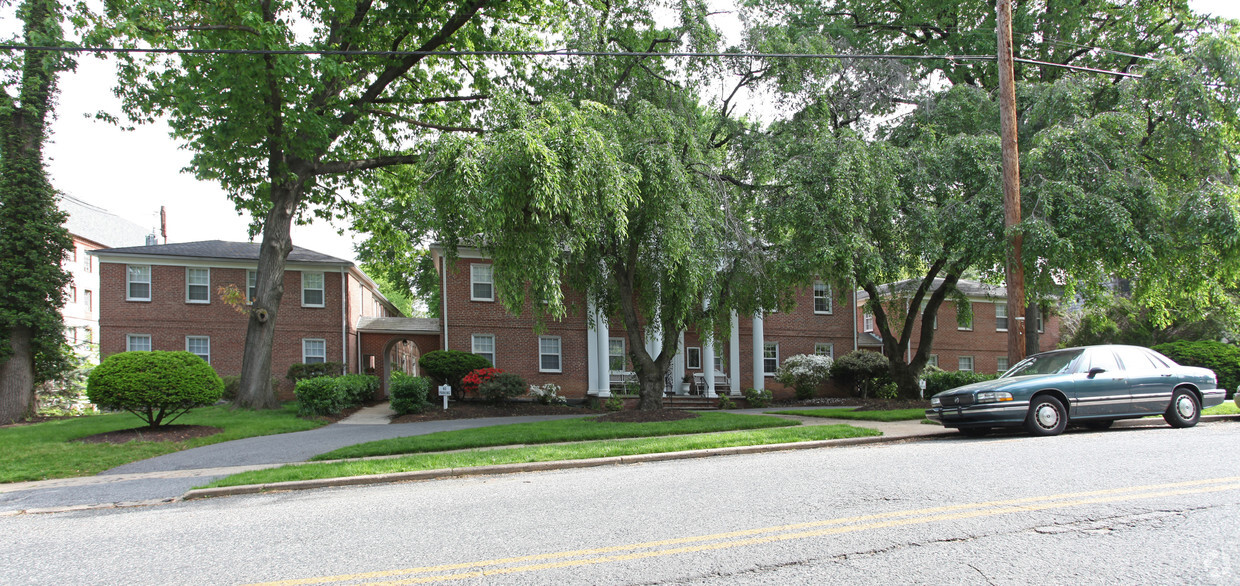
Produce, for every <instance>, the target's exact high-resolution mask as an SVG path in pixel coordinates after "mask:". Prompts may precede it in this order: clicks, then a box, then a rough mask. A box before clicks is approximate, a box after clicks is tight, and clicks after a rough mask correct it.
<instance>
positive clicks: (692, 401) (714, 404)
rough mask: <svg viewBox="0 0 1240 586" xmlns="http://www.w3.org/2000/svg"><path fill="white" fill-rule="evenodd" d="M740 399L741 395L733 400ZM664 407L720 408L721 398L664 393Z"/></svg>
mask: <svg viewBox="0 0 1240 586" xmlns="http://www.w3.org/2000/svg"><path fill="white" fill-rule="evenodd" d="M739 399H740V398H739V397H733V398H732V402H733V403H735V402H737V400H739ZM663 407H664V408H665V409H718V408H719V399H718V398H713V399H712V398H710V397H703V396H701V395H663Z"/></svg>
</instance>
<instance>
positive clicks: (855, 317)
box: [852, 282, 861, 352]
mask: <svg viewBox="0 0 1240 586" xmlns="http://www.w3.org/2000/svg"><path fill="white" fill-rule="evenodd" d="M860 310H861V308H860V307H858V306H857V283H855V282H854V283H853V320H852V326H853V352H856V351H857V350H858V349H859V348H860V346H859V345H858V342H857V320H859V319H861V315H859V314H858V313H857V312H858V311H860Z"/></svg>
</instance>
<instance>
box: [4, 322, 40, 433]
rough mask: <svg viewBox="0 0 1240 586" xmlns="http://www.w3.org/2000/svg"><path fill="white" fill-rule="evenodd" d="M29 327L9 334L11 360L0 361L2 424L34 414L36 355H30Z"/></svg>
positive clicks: (14, 330) (20, 327)
mask: <svg viewBox="0 0 1240 586" xmlns="http://www.w3.org/2000/svg"><path fill="white" fill-rule="evenodd" d="M30 338H31V332H30V328H27V327H22V326H18V327H16V328H13V329H12V330H11V331H10V332H9V340H8V344H9V348H10V349H11V350H12V352H13V353H12V354H10V355H9V359H8V360H5V361H4V362H0V389H3V390H4V392H0V424H7V423H13V422H15V421H21V420H23V419H26V418H27V417H30V416H31V415H33V414H34V407H35V402H34V355H33V354H32V353H31V352H30V341H31V340H30Z"/></svg>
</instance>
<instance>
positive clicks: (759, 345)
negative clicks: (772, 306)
mask: <svg viewBox="0 0 1240 586" xmlns="http://www.w3.org/2000/svg"><path fill="white" fill-rule="evenodd" d="M764 341H765V339H764V336H763V334H762V314H761V313H755V314H753V388H755V389H757V390H759V391H761V390H762V389H764V388H766V376H765V375H763V374H762V373H763V370H762V350H763V342H764Z"/></svg>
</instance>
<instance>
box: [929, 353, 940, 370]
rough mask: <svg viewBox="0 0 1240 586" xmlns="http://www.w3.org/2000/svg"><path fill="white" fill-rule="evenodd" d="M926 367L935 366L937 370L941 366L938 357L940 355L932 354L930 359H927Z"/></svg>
mask: <svg viewBox="0 0 1240 586" xmlns="http://www.w3.org/2000/svg"><path fill="white" fill-rule="evenodd" d="M926 366H933V367H935V368H938V366H939V355H938V354H931V355H930V358H927V359H926Z"/></svg>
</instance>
